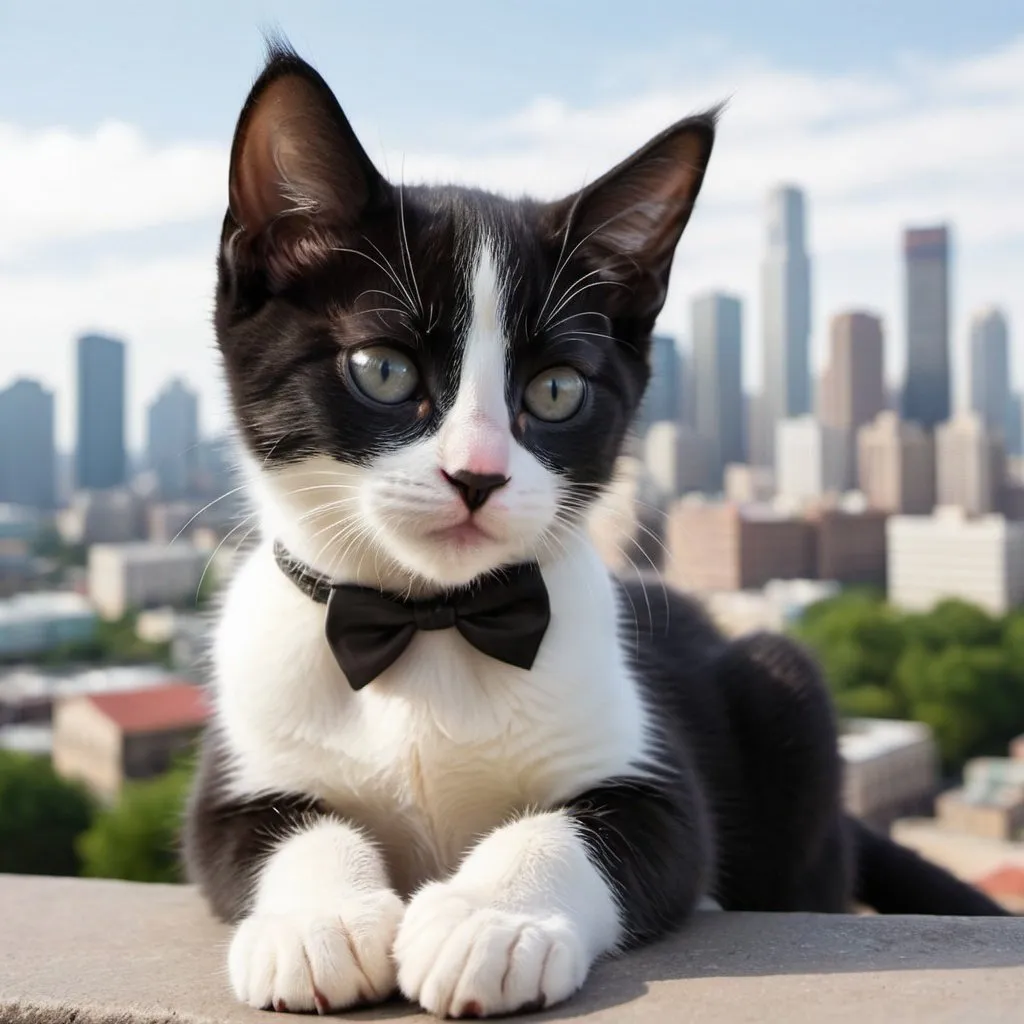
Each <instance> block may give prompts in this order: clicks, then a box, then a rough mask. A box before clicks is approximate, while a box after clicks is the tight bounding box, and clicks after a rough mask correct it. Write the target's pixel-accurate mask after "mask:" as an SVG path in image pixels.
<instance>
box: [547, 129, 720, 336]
mask: <svg viewBox="0 0 1024 1024" xmlns="http://www.w3.org/2000/svg"><path fill="white" fill-rule="evenodd" d="M718 113H719V110H718V109H715V110H712V111H709V112H708V113H706V114H700V115H697V116H695V117H689V118H686V119H685V120H683V121H679V122H677V123H676V124H674V125H672V126H671V127H670V128H667V129H666V130H665V131H663V132H662V133H661V134H660V135H658V136H656V137H655V138H653V139H652V140H651V141H650V142H648V143H647V145H645V146H643V147H641V148H640V149H639V150H637V151H636V152H635V153H634V154H633V155H632V156H630V157H628V158H627V159H625V160H624V161H622V163H620V164H619V165H618V166H617V167H614V168H613V169H612V170H610V171H609V172H608V173H607V174H605V175H603V176H602V177H601V178H599V179H598V180H597V181H595V182H593V183H592V184H590V185H588V186H586V187H585V188H584V189H583V190H582V191H580V192H578V193H576V194H575V195H572V196H569V197H568V198H566V199H563V200H560V201H559V202H557V203H552V204H551V205H550V206H549V207H548V210H547V211H546V215H547V218H548V224H549V225H550V228H551V230H552V233H553V234H555V235H556V236H557V237H558V238H559V239H561V241H562V243H564V244H563V245H561V248H562V249H563V250H564V251H565V252H566V253H568V252H571V251H572V250H573V249H576V251H577V253H578V254H579V255H580V256H582V257H583V259H584V260H586V261H587V262H589V263H591V264H592V265H593V266H594V269H595V270H596V271H598V273H599V275H600V277H601V278H602V279H604V280H608V281H614V282H616V283H618V284H620V285H624V286H625V287H623V288H613V289H609V292H608V300H609V301H610V302H612V304H613V305H614V306H616V307H618V310H617V311H619V312H621V313H622V314H624V315H626V316H629V317H631V318H636V319H640V320H650V322H651V323H653V321H654V318H655V317H657V315H658V313H659V312H660V311H661V307H662V305H663V304H664V301H665V293H666V291H667V288H668V279H669V271H670V270H671V267H672V257H673V255H674V253H675V249H676V245H677V244H678V242H679V239H680V237H681V236H682V233H683V229H684V228H685V227H686V224H687V221H688V220H689V219H690V214H691V213H692V212H693V207H694V204H695V202H696V201H697V195H698V193H699V192H700V187H701V184H702V183H703V181H704V172H705V169H706V168H707V165H708V160H709V159H710V157H711V148H712V146H713V144H714V139H715V124H716V120H717V117H718ZM613 291H614V292H616V293H618V295H617V297H616V296H612V294H611V293H612V292H613Z"/></svg>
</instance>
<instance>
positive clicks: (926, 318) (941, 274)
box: [903, 227, 950, 430]
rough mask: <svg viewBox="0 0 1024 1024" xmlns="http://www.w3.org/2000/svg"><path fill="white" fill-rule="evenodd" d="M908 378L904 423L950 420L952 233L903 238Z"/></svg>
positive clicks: (921, 231)
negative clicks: (950, 274)
mask: <svg viewBox="0 0 1024 1024" xmlns="http://www.w3.org/2000/svg"><path fill="white" fill-rule="evenodd" d="M903 256H904V273H905V285H906V318H907V321H906V322H907V373H906V379H905V381H904V384H903V418H904V419H907V420H911V421H913V422H915V423H919V424H920V425H921V426H922V427H924V428H925V429H926V430H931V429H932V428H933V427H934V426H936V424H938V423H943V422H945V421H946V420H948V419H949V409H950V374H949V361H950V360H949V229H948V228H946V227H933V228H908V229H907V230H906V231H905V232H904V234H903Z"/></svg>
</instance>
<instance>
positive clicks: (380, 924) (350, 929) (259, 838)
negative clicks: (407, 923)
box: [185, 739, 404, 1013]
mask: <svg viewBox="0 0 1024 1024" xmlns="http://www.w3.org/2000/svg"><path fill="white" fill-rule="evenodd" d="M221 749H222V748H220V747H218V746H217V744H216V741H215V740H213V739H208V741H207V745H206V748H205V750H204V754H203V758H202V762H201V766H200V771H199V774H198V777H197V780H196V786H195V788H194V790H193V794H192V799H191V801H190V804H189V808H188V813H187V817H186V825H185V856H186V863H187V867H188V873H189V875H190V877H191V879H192V880H193V881H195V882H197V883H198V884H199V885H200V887H201V888H202V890H203V892H204V894H205V896H206V897H207V899H208V900H209V902H210V904H211V906H212V907H213V909H214V911H215V912H216V913H217V914H218V915H220V916H221V917H222V918H224V919H225V920H228V921H231V922H233V923H236V924H237V927H236V930H235V933H234V935H233V937H232V939H231V946H230V950H229V953H228V974H229V979H230V982H231V987H232V989H233V990H234V992H235V995H236V996H237V997H238V998H239V999H240V1000H241V1001H242V1002H245V1003H248V1004H250V1005H251V1006H255V1007H261V1008H268V1009H269V1008H273V1009H276V1010H292V1011H309V1010H316V1011H318V1012H320V1013H325V1012H327V1011H328V1010H332V1009H342V1008H344V1007H347V1006H353V1005H357V1004H360V1003H367V1002H378V1001H380V1000H382V999H385V998H386V997H387V996H388V995H390V994H391V993H392V992H393V991H394V988H395V967H394V962H393V960H392V958H391V947H392V945H393V943H394V938H395V935H396V933H397V930H398V925H399V922H400V921H401V918H402V913H403V910H404V907H403V904H402V901H401V900H400V899H399V897H398V896H397V895H396V894H395V893H394V892H393V891H392V889H391V888H390V886H389V883H388V878H387V871H386V868H385V865H384V861H383V858H382V857H381V855H380V853H379V851H378V850H377V848H376V847H375V846H374V844H373V843H372V842H371V841H370V839H368V838H367V836H366V835H365V834H364V833H363V832H361V831H360V830H358V829H356V828H354V827H353V826H352V825H350V824H348V823H346V822H345V821H343V820H341V819H340V818H338V817H336V816H334V815H331V814H329V813H327V812H326V811H325V810H324V809H323V808H322V807H320V806H318V805H317V803H316V802H315V801H312V800H309V799H303V798H301V797H295V796H287V795H280V796H277V795H270V796H266V795H264V796H259V797H254V798H252V799H249V800H247V799H244V798H238V797H228V796H226V795H225V791H224V786H223V782H224V777H223V772H224V758H223V754H222V752H221Z"/></svg>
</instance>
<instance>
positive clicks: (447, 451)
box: [441, 414, 510, 490]
mask: <svg viewBox="0 0 1024 1024" xmlns="http://www.w3.org/2000/svg"><path fill="white" fill-rule="evenodd" d="M448 428H449V429H448V430H447V431H446V436H444V437H443V439H442V443H441V468H442V472H443V473H444V474H445V476H446V477H448V478H449V479H451V478H453V477H458V476H460V475H462V474H467V473H468V474H470V475H472V476H477V477H495V478H498V479H500V480H502V481H503V482H504V481H505V480H507V479H508V462H509V454H510V453H509V429H508V426H507V425H505V424H501V423H496V422H494V420H492V419H490V418H488V417H486V416H481V415H479V414H478V415H476V416H472V417H468V418H466V419H463V420H462V421H461V422H454V421H453V422H451V423H450V424H448ZM492 490H493V487H492Z"/></svg>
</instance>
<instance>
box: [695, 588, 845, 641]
mask: <svg viewBox="0 0 1024 1024" xmlns="http://www.w3.org/2000/svg"><path fill="white" fill-rule="evenodd" d="M838 593H839V584H838V583H836V582H834V581H833V580H771V581H770V582H769V583H767V584H765V586H764V587H762V588H761V589H760V590H736V591H724V590H723V591H717V592H715V593H711V594H707V595H706V596H705V598H704V605H705V607H706V608H707V610H708V614H709V615H710V616H711V618H712V619H714V621H715V624H716V625H717V626H718V628H719V629H721V630H722V632H723V633H725V634H726V635H727V636H743V635H744V634H746V633H756V632H760V631H764V630H767V631H770V632H775V633H779V632H782V631H784V630H786V629H789V627H790V626H792V625H793V624H794V623H795V622H797V621H799V619H800V617H801V616H802V615H803V613H804V612H805V611H806V610H807V609H808V608H809V607H810V606H811V605H814V604H817V603H818V602H819V601H825V600H828V598H830V597H835V596H836V595H837V594H838Z"/></svg>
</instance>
